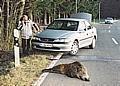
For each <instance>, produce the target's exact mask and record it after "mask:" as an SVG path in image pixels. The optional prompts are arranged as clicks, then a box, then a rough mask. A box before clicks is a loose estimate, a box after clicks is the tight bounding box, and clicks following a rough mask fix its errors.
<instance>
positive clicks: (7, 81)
mask: <svg viewBox="0 0 120 86" xmlns="http://www.w3.org/2000/svg"><path fill="white" fill-rule="evenodd" d="M55 55H57V53H54V52H37V53H34V54H32V55H30V56H26V57H23V58H21V59H20V63H21V65H20V66H19V67H17V68H15V67H14V59H13V57H9V56H12V55H9V53H8V54H7V53H6V54H5V55H4V56H2V57H0V86H30V85H31V84H33V83H34V82H35V81H36V80H37V79H38V77H39V76H40V74H41V70H42V69H44V68H46V67H47V66H48V64H49V63H50V60H48V59H47V58H48V57H49V56H55Z"/></svg>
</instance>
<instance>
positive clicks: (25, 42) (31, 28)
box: [18, 15, 39, 54]
mask: <svg viewBox="0 0 120 86" xmlns="http://www.w3.org/2000/svg"><path fill="white" fill-rule="evenodd" d="M18 28H19V29H20V30H21V36H22V49H23V54H28V52H29V50H30V40H31V37H32V35H33V34H32V33H33V32H35V33H36V32H37V31H39V28H38V27H37V25H36V24H35V23H34V22H32V21H31V20H29V19H28V16H27V15H23V17H21V19H20V22H19V25H18Z"/></svg>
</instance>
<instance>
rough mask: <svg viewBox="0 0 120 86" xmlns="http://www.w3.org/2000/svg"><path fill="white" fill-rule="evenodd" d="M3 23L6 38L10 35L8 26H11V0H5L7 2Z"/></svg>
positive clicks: (5, 3)
mask: <svg viewBox="0 0 120 86" xmlns="http://www.w3.org/2000/svg"><path fill="white" fill-rule="evenodd" d="M3 24H4V30H3V32H4V35H3V38H4V40H6V39H7V37H8V27H9V0H5V2H4V21H3Z"/></svg>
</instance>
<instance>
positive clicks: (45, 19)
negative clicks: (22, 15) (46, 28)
mask: <svg viewBox="0 0 120 86" xmlns="http://www.w3.org/2000/svg"><path fill="white" fill-rule="evenodd" d="M44 24H45V25H47V12H46V11H45V13H44Z"/></svg>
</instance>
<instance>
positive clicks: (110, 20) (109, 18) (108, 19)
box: [105, 17, 114, 24]
mask: <svg viewBox="0 0 120 86" xmlns="http://www.w3.org/2000/svg"><path fill="white" fill-rule="evenodd" d="M113 21H114V20H113V18H111V17H107V18H106V19H105V24H113Z"/></svg>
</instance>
